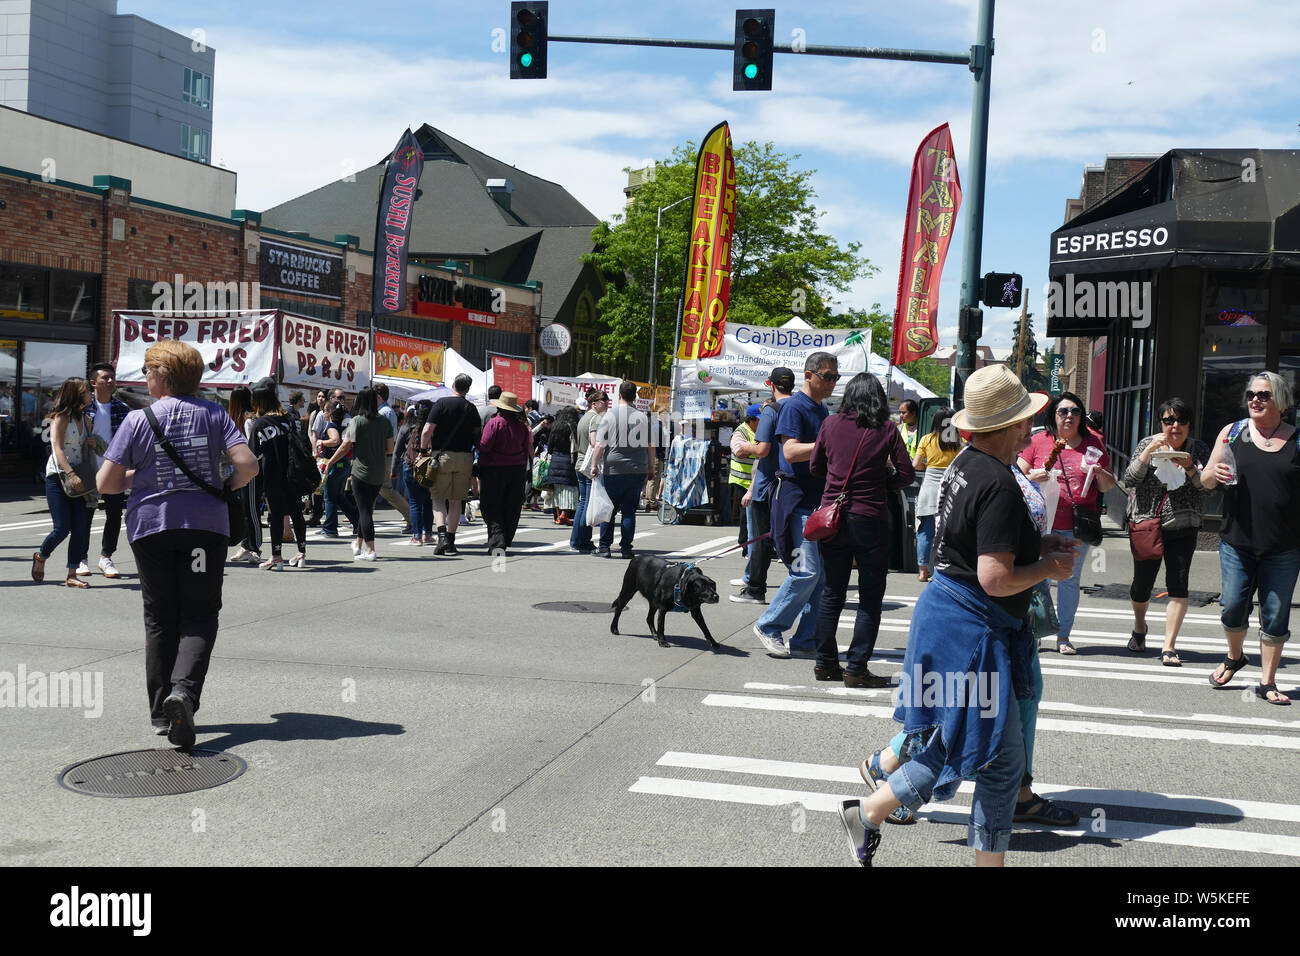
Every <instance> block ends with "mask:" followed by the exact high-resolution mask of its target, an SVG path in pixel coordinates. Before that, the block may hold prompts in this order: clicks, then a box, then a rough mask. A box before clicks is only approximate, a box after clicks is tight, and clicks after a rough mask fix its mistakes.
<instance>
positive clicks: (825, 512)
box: [803, 428, 869, 541]
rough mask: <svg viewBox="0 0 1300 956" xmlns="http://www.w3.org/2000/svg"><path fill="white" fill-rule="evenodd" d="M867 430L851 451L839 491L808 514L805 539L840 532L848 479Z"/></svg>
mask: <svg viewBox="0 0 1300 956" xmlns="http://www.w3.org/2000/svg"><path fill="white" fill-rule="evenodd" d="M868 430H869V429H866V428H864V429H862V437H861V438H859V439H858V447H857V448H856V449H854V451H853V461H851V462H850V463H849V470H848V471H847V472H845V473H844V484H843V485H842V486H841V487H840V493H839V494H838V495H836V497H835V500H834V501H832V502H830V503H829V504H824V505H822V506H821V507H820V508H818V509H817V510H816V511H814V512H813V513H812V514H810V515H809V516H808V520H807V521H806V522H805V523H804V526H803V536H804V539H805V540H807V541H824V540H826V539H827V538H833V537H835V536H836V535H837V534H839V533H840V518H841V517H842V516H843V505H844V502H845V501H846V500H847V499H848V487H849V481H850V479H852V478H853V469H854V467H855V466H856V465H857V463H858V452H860V451H862V443H863V442H864V441H866V440H867V431H868Z"/></svg>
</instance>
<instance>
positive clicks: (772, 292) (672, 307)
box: [583, 142, 876, 372]
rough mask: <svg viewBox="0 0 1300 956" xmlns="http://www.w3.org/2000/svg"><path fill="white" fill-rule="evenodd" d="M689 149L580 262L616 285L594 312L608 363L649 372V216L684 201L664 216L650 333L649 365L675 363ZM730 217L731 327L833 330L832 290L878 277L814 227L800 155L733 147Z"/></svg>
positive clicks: (662, 168) (853, 252)
mask: <svg viewBox="0 0 1300 956" xmlns="http://www.w3.org/2000/svg"><path fill="white" fill-rule="evenodd" d="M697 153H698V147H697V145H696V144H694V143H687V144H686V145H685V146H679V147H678V148H677V149H675V150H674V151H673V154H672V155H671V156H670V157H669V158H668V159H667V160H665V161H664V162H662V163H660V164H659V165H658V166H657V167H656V169H655V178H654V179H653V180H651V181H649V182H647V183H646V184H645V185H643V186H641V187H640V188H638V189H637V191H636V193H635V194H634V196H633V200H632V204H631V205H630V206H629V207H628V208H627V210H626V211H625V212H624V213H622V214H621V215H616V216H615V217H614V218H613V219H612V220H611V221H610V222H602V223H601V224H600V225H599V226H597V227H596V229H595V230H594V231H593V232H592V239H593V241H594V242H595V250H594V251H593V252H591V253H589V254H587V255H586V256H584V257H583V261H585V262H590V263H592V264H594V265H596V266H597V267H598V268H600V269H602V270H603V271H604V272H605V274H606V275H607V276H609V277H610V278H611V279H612V281H611V282H610V283H609V285H608V287H607V289H606V292H605V295H604V296H602V297H601V299H600V300H599V302H598V303H597V306H598V308H599V310H600V313H601V318H602V320H603V321H604V322H605V323H606V325H608V327H609V331H608V333H607V334H605V335H604V336H603V337H602V338H601V341H600V345H599V349H598V354H599V356H600V357H601V358H602V359H605V360H606V361H608V362H610V363H631V364H632V366H633V368H635V369H637V370H638V372H640V370H642V369H644V368H645V367H646V365H645V363H646V360H647V345H648V343H649V340H650V302H651V289H652V284H653V274H654V254H655V217H656V213H657V211H658V210H659V209H661V208H663V207H665V206H668V205H671V204H672V203H674V202H678V201H679V200H686V201H684V202H681V204H680V205H678V206H676V207H674V208H673V209H670V210H667V211H666V212H664V214H663V226H662V228H661V229H660V231H659V241H660V249H659V310H658V322H657V325H656V327H655V365H656V371H659V372H661V371H662V370H664V369H666V368H668V366H669V365H670V364H671V362H672V355H673V352H674V351H675V350H676V347H677V343H676V342H675V341H673V333H674V327H675V324H676V318H677V299H678V297H679V296H680V294H681V291H682V277H683V272H684V269H685V263H686V249H687V242H688V239H689V234H688V233H689V225H690V216H691V202H690V200H689V199H687V198H686V197H688V196H690V195H691V193H692V190H693V189H694V178H695V160H696V155H697ZM733 155H734V158H735V163H736V220H735V233H734V235H733V237H732V243H731V295H730V304H729V307H728V310H727V321H728V322H736V323H740V324H744V325H780V324H782V323H784V322H786V321H788V320H789V319H790V316H792V315H799V316H801V317H802V318H803V319H804V320H805V321H806V322H808V323H809V324H810V325H815V326H820V327H822V328H833V327H835V325H834V322H833V321H832V316H831V312H830V308H829V299H830V298H831V296H832V293H834V292H845V291H847V289H848V287H849V285H850V284H851V283H852V282H853V281H854V280H855V279H858V278H865V277H867V276H870V275H873V274H874V273H875V272H876V269H875V267H874V266H872V265H871V264H870V263H868V262H867V260H866V259H864V258H862V257H861V256H859V255H858V250H859V248H860V245H859V244H858V243H856V242H851V243H848V244H847V245H845V246H843V247H841V246H840V244H839V243H838V242H837V241H836V240H835V239H834V238H833V237H831V236H829V235H826V234H825V233H823V232H821V231H820V230H819V225H820V222H819V220H820V218H821V213H819V212H818V211H817V208H816V206H815V205H814V200H815V199H816V194H815V193H814V191H813V188H812V184H811V180H812V176H813V173H814V172H816V170H801V169H798V168H796V167H795V165H794V163H795V161H796V160H797V159H798V158H799V156H798V154H793V155H786V154H783V153H780V152H777V151H776V149H775V148H774V146H773V144H771V143H764V144H762V145H759V144H758V143H755V142H748V143H745V144H744V145H742V146H736V147H734V151H733Z"/></svg>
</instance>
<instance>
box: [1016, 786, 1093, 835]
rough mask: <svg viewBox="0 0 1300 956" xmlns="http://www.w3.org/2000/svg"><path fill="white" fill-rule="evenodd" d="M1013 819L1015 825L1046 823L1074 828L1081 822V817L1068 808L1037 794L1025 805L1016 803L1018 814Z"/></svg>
mask: <svg viewBox="0 0 1300 956" xmlns="http://www.w3.org/2000/svg"><path fill="white" fill-rule="evenodd" d="M1011 819H1012V822H1013V823H1046V824H1048V825H1050V826H1056V827H1072V826H1074V825H1075V824H1076V823H1078V822H1079V815H1078V814H1077V813H1075V812H1074V811H1073V810H1071V809H1069V808H1068V807H1064V806H1062V805H1061V804H1059V803H1053V802H1052V801H1051V800H1048V799H1046V798H1045V797H1040V796H1039V795H1038V794H1036V793H1035V794H1033V795H1032V796H1031V797H1030V798H1029V799H1028V800H1026V801H1025V802H1024V803H1019V802H1018V803H1016V813H1015V816H1013V817H1012V818H1011Z"/></svg>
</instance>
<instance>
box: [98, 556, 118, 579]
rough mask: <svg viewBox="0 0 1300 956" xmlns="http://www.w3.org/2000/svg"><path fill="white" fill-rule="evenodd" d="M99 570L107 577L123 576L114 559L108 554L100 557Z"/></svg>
mask: <svg viewBox="0 0 1300 956" xmlns="http://www.w3.org/2000/svg"><path fill="white" fill-rule="evenodd" d="M99 570H100V572H102V573H103V575H104V577H106V578H120V577H121V576H122V575H120V574H118V573H117V567H116V566H115V565H114V564H113V559H112V558H110V557H107V556H105V557H102V558H100V559H99Z"/></svg>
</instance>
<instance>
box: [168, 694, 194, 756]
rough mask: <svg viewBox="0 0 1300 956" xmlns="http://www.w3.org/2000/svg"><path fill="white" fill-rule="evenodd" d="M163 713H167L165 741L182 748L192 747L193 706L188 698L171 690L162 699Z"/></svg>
mask: <svg viewBox="0 0 1300 956" xmlns="http://www.w3.org/2000/svg"><path fill="white" fill-rule="evenodd" d="M163 713H164V714H166V715H167V725H168V729H167V742H168V743H171V744H173V745H175V746H177V747H181V748H183V749H188V748H190V747H193V746H194V706H193V705H192V704H191V703H190V699H189V698H188V697H186V696H185V695H184V694H182V693H180V692H179V691H177V692H173V693H172V694H171V695H170V696H168V698H167V699H166V700H164V701H163Z"/></svg>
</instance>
